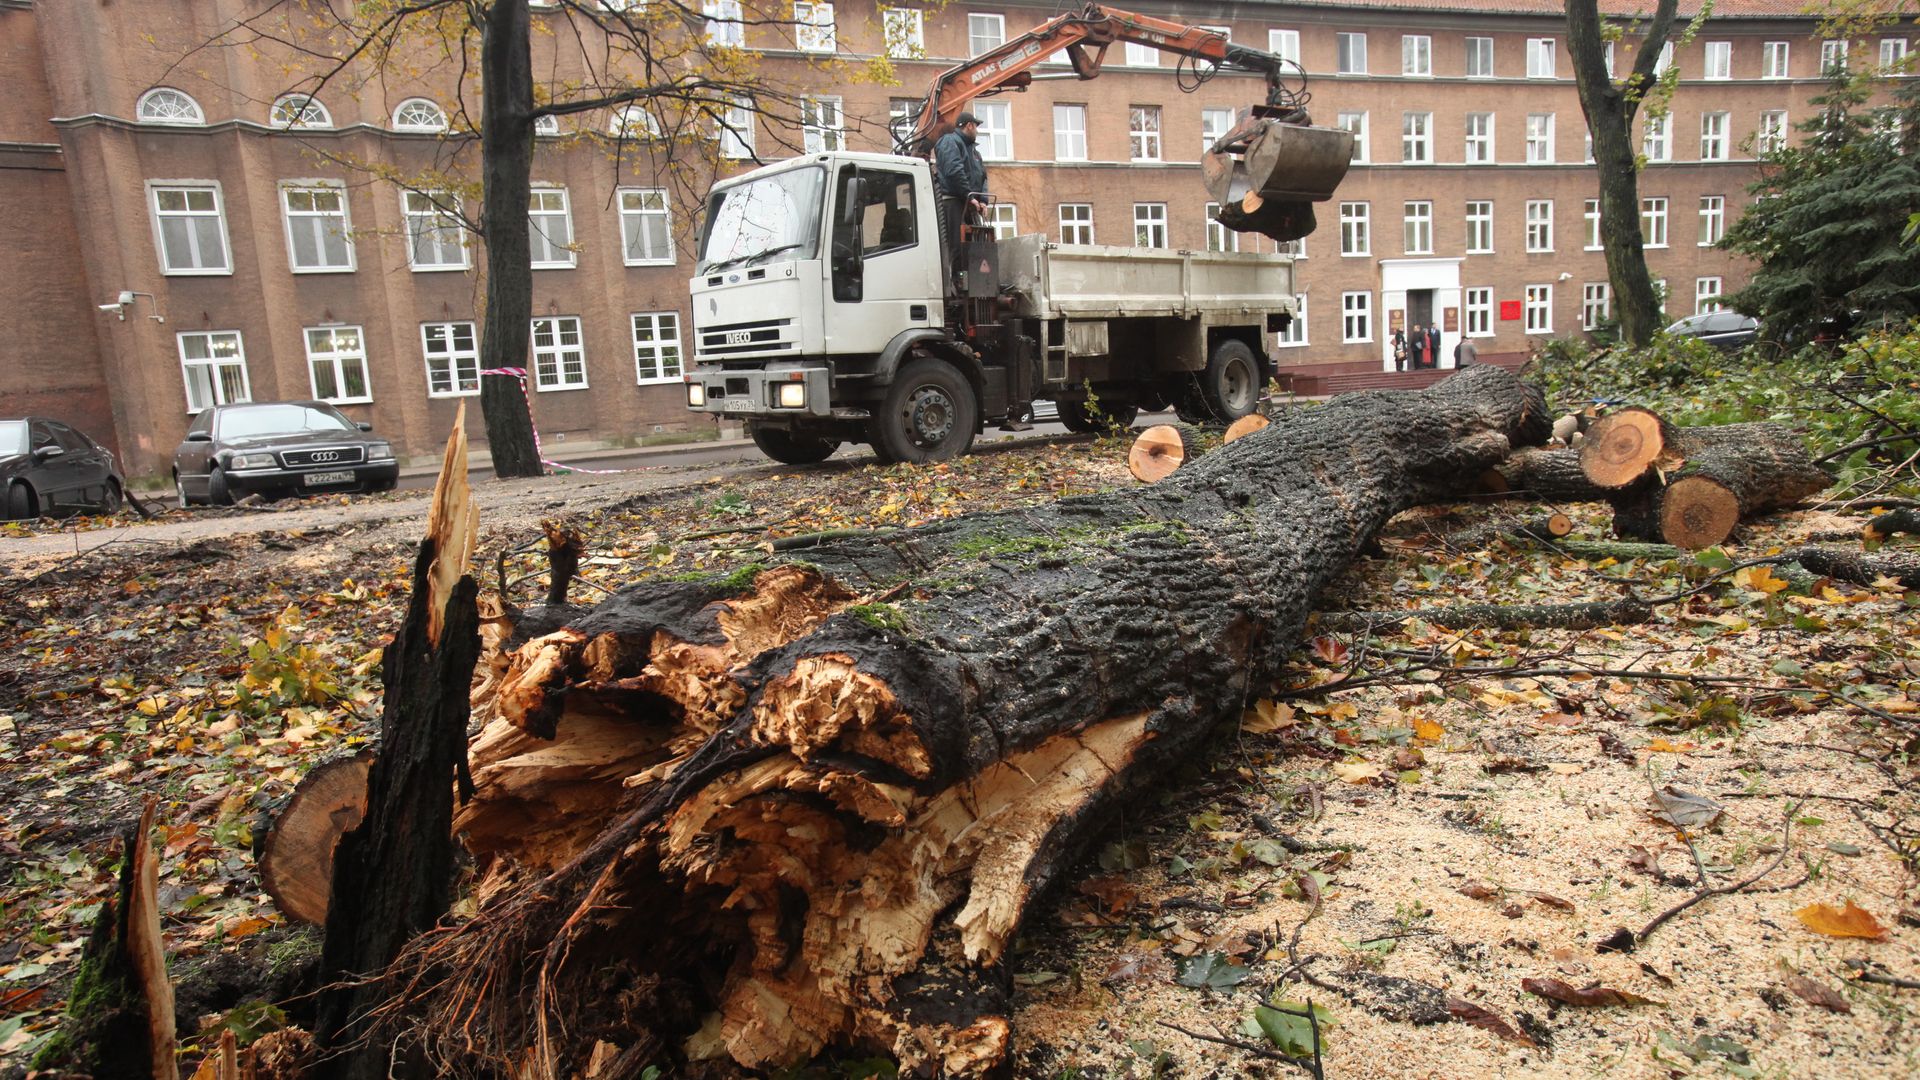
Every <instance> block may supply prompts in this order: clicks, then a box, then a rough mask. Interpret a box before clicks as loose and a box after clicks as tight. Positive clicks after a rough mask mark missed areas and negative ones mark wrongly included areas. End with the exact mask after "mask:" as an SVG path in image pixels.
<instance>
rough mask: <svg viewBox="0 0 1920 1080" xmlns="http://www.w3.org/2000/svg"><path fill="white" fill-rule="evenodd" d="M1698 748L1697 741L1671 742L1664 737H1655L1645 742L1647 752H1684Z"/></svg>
mask: <svg viewBox="0 0 1920 1080" xmlns="http://www.w3.org/2000/svg"><path fill="white" fill-rule="evenodd" d="M1698 749H1700V747H1699V744H1697V743H1690V742H1689V743H1671V742H1668V741H1667V740H1665V739H1655V740H1653V741H1652V742H1650V743H1648V744H1647V752H1648V753H1649V754H1685V753H1689V752H1691V751H1694V750H1698Z"/></svg>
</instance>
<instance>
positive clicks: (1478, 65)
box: [1467, 37, 1493, 79]
mask: <svg viewBox="0 0 1920 1080" xmlns="http://www.w3.org/2000/svg"><path fill="white" fill-rule="evenodd" d="M1467 78H1469V79H1491V78H1493V39H1492V38H1490V37H1470V38H1468V39H1467Z"/></svg>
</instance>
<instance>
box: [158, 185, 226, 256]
mask: <svg viewBox="0 0 1920 1080" xmlns="http://www.w3.org/2000/svg"><path fill="white" fill-rule="evenodd" d="M162 192H183V193H186V194H187V195H188V197H189V201H190V200H191V196H192V194H194V193H207V194H211V195H212V196H213V209H212V210H194V209H192V208H191V207H189V208H188V209H185V210H162V209H160V195H161V193H162ZM147 216H148V218H149V220H151V221H152V223H153V250H154V254H155V255H157V256H158V257H159V260H160V273H161V274H162V275H164V276H166V277H231V276H233V241H232V240H231V238H229V237H228V235H227V202H226V193H225V192H224V191H223V190H222V189H221V186H220V182H219V181H218V180H149V181H147ZM207 218H212V219H213V220H214V222H215V223H216V224H217V225H218V227H219V232H220V258H221V260H222V261H223V265H221V266H209V265H203V264H204V263H205V258H204V252H202V251H201V236H200V230H199V229H198V228H196V227H194V226H193V225H192V224H191V223H192V222H195V221H200V220H204V219H207ZM170 219H182V220H185V221H187V222H188V223H189V225H188V228H187V233H186V240H187V249H188V250H187V254H189V255H190V256H191V258H192V264H191V265H185V266H181V267H178V268H176V267H173V266H170V265H168V263H169V259H168V250H167V240H166V228H165V226H164V224H163V222H164V221H166V220H170Z"/></svg>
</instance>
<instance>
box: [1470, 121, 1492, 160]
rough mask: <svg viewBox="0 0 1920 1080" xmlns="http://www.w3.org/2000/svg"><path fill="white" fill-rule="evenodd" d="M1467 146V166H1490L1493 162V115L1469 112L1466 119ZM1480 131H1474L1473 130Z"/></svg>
mask: <svg viewBox="0 0 1920 1080" xmlns="http://www.w3.org/2000/svg"><path fill="white" fill-rule="evenodd" d="M1466 126H1467V145H1466V154H1465V160H1466V163H1467V164H1469V165H1491V164H1493V162H1494V157H1493V155H1494V143H1493V136H1494V114H1493V113H1490V112H1470V113H1468V114H1467V118H1466ZM1476 127H1477V128H1479V129H1480V130H1477V131H1476V130H1475V128H1476Z"/></svg>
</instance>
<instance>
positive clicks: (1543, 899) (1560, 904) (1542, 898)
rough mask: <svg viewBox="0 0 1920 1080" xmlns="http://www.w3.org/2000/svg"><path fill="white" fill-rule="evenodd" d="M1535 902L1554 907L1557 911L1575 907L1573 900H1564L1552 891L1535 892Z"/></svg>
mask: <svg viewBox="0 0 1920 1080" xmlns="http://www.w3.org/2000/svg"><path fill="white" fill-rule="evenodd" d="M1533 902H1534V903H1536V904H1544V905H1546V906H1547V907H1550V908H1552V909H1554V910H1555V911H1572V910H1573V909H1574V908H1573V901H1571V900H1562V899H1560V898H1559V897H1557V896H1554V895H1552V894H1550V893H1543V892H1537V893H1534V894H1533Z"/></svg>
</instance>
